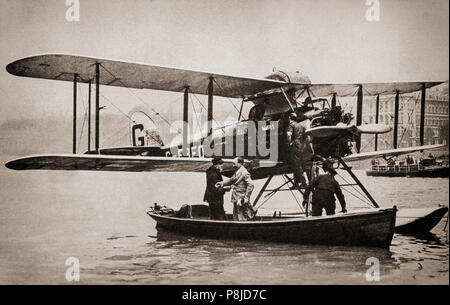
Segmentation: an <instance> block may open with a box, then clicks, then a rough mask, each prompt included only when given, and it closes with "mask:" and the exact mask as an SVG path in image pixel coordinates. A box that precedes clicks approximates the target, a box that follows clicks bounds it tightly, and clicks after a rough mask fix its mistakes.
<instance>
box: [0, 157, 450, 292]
mask: <svg viewBox="0 0 450 305" xmlns="http://www.w3.org/2000/svg"><path fill="white" fill-rule="evenodd" d="M11 158H12V157H7V156H1V157H0V161H1V163H2V164H4V163H5V162H6V161H7V160H10V159H11ZM355 173H356V175H357V176H358V177H360V179H361V180H362V181H363V183H364V184H365V185H366V187H367V188H368V189H369V191H370V192H371V193H372V195H373V196H374V197H375V199H376V200H377V202H378V203H379V205H380V206H382V207H391V206H393V205H396V206H397V207H398V208H399V209H402V208H403V209H405V208H415V207H435V206H438V205H439V204H442V205H446V206H448V195H449V194H448V192H449V180H448V179H441V178H384V177H367V176H365V174H364V171H361V170H357V171H355ZM344 178H345V176H344ZM346 179H347V178H346ZM277 182H279V183H281V182H282V181H281V180H276V181H274V182H273V185H276V184H277ZM261 185H262V181H257V183H256V189H255V192H254V194H253V198H254V196H256V192H257V190H258V189H259V188H260V187H261ZM204 187H205V177H204V175H203V174H192V173H180V174H173V173H120V172H117V173H115V172H66V171H24V172H20V171H11V170H8V169H6V168H5V167H4V166H3V165H2V166H0V194H1V195H0V196H1V197H0V284H71V283H72V282H68V281H67V280H66V270H67V268H69V267H70V266H66V264H65V263H66V260H67V258H69V257H74V258H76V259H78V260H79V262H80V281H79V282H76V283H80V284H133V283H136V284H373V283H375V284H376V283H379V284H448V283H449V246H448V245H449V244H448V225H447V226H446V222H447V218H445V219H443V220H442V221H441V222H440V223H439V224H438V226H437V227H435V228H434V229H433V230H432V232H431V233H430V234H427V235H424V236H415V237H413V236H405V235H399V234H395V236H394V239H393V241H392V244H391V246H390V248H389V249H376V248H362V247H327V246H303V245H294V244H277V243H265V242H248V241H247V242H244V241H227V240H210V239H202V238H191V237H182V236H177V235H170V234H159V233H158V232H157V231H156V229H155V222H154V221H153V220H152V219H150V218H149V217H148V216H147V215H146V211H147V209H148V207H149V206H150V205H152V204H153V203H154V202H158V203H160V204H165V205H167V206H169V207H172V208H178V207H179V206H181V204H183V203H199V202H201V199H202V197H203V191H204ZM352 193H353V194H354V195H356V196H353V195H351V194H350V193H347V192H345V193H344V195H346V199H347V201H348V205H349V207H350V209H351V208H352V207H355V208H356V207H362V206H366V205H365V204H364V203H361V202H360V200H359V199H358V198H357V197H360V195H359V194H357V193H356V191H354V190H352ZM227 196H228V197H226V200H227V201H228V200H229V194H228V195H227ZM225 209H226V210H227V211H231V205H230V204H226V205H225ZM274 209H276V210H283V211H296V210H298V206H297V203H296V202H295V200H294V199H293V198H292V195H291V194H290V193H289V192H284V193H282V194H277V195H276V196H274V197H273V198H272V199H271V200H270V201H268V202H266V203H265V204H264V205H263V206H262V207H261V209H260V213H261V214H265V213H267V214H271V213H272V212H273V210H274ZM338 210H339V208H338ZM369 257H375V258H377V259H378V260H379V262H380V278H379V281H375V282H368V281H367V280H366V271H367V269H368V268H369V266H368V265H366V260H367V259H368V258H369Z"/></svg>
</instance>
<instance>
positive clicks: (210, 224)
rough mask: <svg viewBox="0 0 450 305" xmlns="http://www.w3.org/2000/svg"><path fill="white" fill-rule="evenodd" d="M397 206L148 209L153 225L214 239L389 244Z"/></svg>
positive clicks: (379, 245)
mask: <svg viewBox="0 0 450 305" xmlns="http://www.w3.org/2000/svg"><path fill="white" fill-rule="evenodd" d="M396 211H397V209H396V208H395V207H394V208H390V209H376V210H371V211H367V212H360V213H347V214H339V215H332V216H320V217H308V218H305V217H303V218H300V217H297V218H288V219H276V218H272V219H266V220H259V221H216V220H206V219H190V218H178V217H173V216H163V215H158V214H156V213H152V212H148V215H149V216H150V217H152V218H153V219H154V220H155V221H156V223H157V225H156V228H157V229H158V230H159V229H163V230H166V231H169V232H175V233H181V234H187V235H193V236H202V237H209V238H216V239H242V240H263V241H271V242H286V243H297V244H322V245H352V246H370V247H384V248H386V247H389V245H390V243H391V241H392V237H393V234H394V228H395V218H396Z"/></svg>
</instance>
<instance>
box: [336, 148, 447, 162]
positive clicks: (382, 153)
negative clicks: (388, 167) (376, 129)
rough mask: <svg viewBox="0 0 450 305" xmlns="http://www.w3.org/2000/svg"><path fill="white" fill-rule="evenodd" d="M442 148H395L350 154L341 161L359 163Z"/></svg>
mask: <svg viewBox="0 0 450 305" xmlns="http://www.w3.org/2000/svg"><path fill="white" fill-rule="evenodd" d="M444 146H445V145H444V144H437V145H425V146H413V147H405V148H397V149H388V150H379V151H371V152H365V153H359V154H352V155H349V156H347V157H344V158H342V159H343V160H344V161H348V162H351V161H360V160H367V159H374V158H381V157H391V156H398V155H405V154H409V153H413V152H416V151H422V150H429V149H436V148H441V147H444Z"/></svg>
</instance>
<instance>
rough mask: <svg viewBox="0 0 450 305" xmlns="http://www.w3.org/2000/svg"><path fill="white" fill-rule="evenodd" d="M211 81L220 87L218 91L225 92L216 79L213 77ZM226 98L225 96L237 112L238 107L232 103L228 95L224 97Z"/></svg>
mask: <svg viewBox="0 0 450 305" xmlns="http://www.w3.org/2000/svg"><path fill="white" fill-rule="evenodd" d="M213 82H215V83H216V85H217V87H219V89H220V91H222V93H225V91H224V90H223V89H222V87H221V86H220V85H219V83H218V82H217V81H216V79H215V78H213ZM226 98H227V99H228V101H229V102H230V103H231V105H232V106H233V107H234V109H236V111H237V113H239V112H240V111H239V109H238V108H237V107H236V106H235V105H234V103H233V101H232V100H231V99H230V98H229V97H226Z"/></svg>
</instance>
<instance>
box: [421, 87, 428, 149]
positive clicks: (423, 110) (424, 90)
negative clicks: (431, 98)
mask: <svg viewBox="0 0 450 305" xmlns="http://www.w3.org/2000/svg"><path fill="white" fill-rule="evenodd" d="M426 90H427V89H426V86H425V84H422V94H421V97H420V99H421V100H420V146H423V131H424V126H425V95H426Z"/></svg>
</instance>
